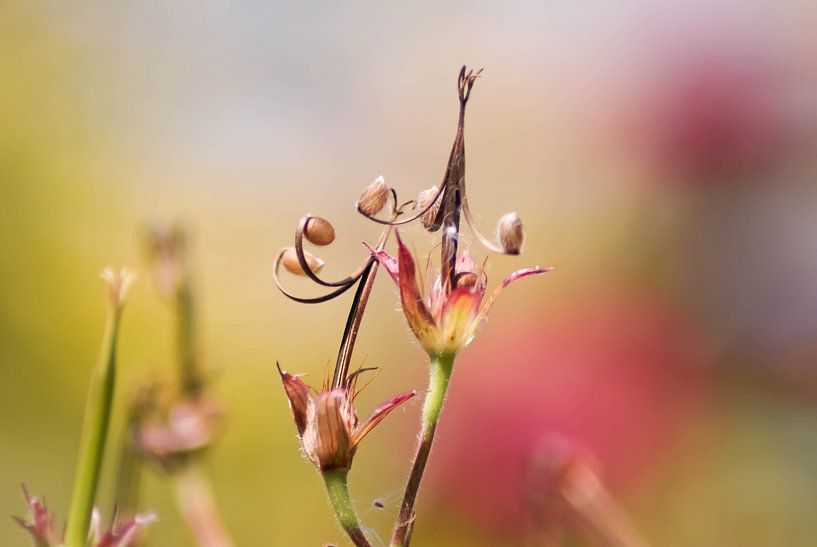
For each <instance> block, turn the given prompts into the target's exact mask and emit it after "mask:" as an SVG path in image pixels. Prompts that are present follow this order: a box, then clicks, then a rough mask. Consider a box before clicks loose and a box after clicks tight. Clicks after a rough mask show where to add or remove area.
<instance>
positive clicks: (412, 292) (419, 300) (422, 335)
mask: <svg viewBox="0 0 817 547" xmlns="http://www.w3.org/2000/svg"><path fill="white" fill-rule="evenodd" d="M397 245H398V254H397V258H395V257H393V256H391V255H390V254H388V253H386V252H385V251H378V250H375V249H373V248H371V247H369V250H370V251H371V253H372V255H373V256H374V257H375V258H377V260H378V261H379V262H380V264H382V265H383V267H384V268H386V270H387V271H388V272H389V275H391V277H392V279H393V280H394V282H395V283H396V284H397V287H398V289H399V290H400V301H401V302H402V305H403V313H405V315H406V319H407V320H408V324H409V327H410V328H411V331H412V332H413V333H414V336H416V337H417V340H419V342H420V345H421V346H423V349H425V350H426V351H427V352H428V353H429V354H431V355H443V354H452V355H453V354H456V353H457V352H459V351H460V350H461V349H462V348H464V347H465V346H467V345H468V344H469V343H470V342H471V340H472V339H473V337H474V333H475V332H476V330H477V327H479V325H480V323H481V322H482V320H483V319H484V318H485V316H486V315H487V314H488V312H489V311H490V309H491V306H492V305H493V303H494V301H495V300H496V298H497V297H498V296H499V294H500V293H501V292H502V290H503V289H504V288H505V287H507V286H508V285H510V284H511V283H512V282H513V281H516V280H517V279H521V278H523V277H527V276H529V275H536V274H542V273H546V272H548V271H550V270H551V269H552V268H539V267H534V268H526V269H523V270H519V271H516V272H514V273H512V274H511V275H509V276H508V277H506V278H505V279H504V280H503V281H502V283H501V284H500V285H499V286H498V287H497V288H496V289H495V290H494V292H493V293H492V294H491V296H490V297H489V298H488V301H487V302H486V303H485V305H482V300H483V297H484V296H485V289H486V285H487V277H486V275H485V272H484V271H477V269H476V266H475V264H474V260H473V259H472V258H471V256H470V255H469V254H468V253H467V252H466V253H462V254H461V255H460V256H459V257H457V264H456V274H455V277H454V278H455V281H456V282H455V284H454V286H449V284H447V283H445V282H444V280H443V278H442V276H439V275H438V276H436V277H435V279H434V281H433V282H432V283H431V286H430V287H429V291H428V295H427V296H426V297H425V298H424V297H423V295H422V294H421V293H420V289H419V287H418V285H417V273H416V267H415V265H414V258H413V257H412V256H411V252H409V250H408V249H407V248H406V246H405V245H403V242H402V240H401V239H400V236H399V234H398V236H397Z"/></svg>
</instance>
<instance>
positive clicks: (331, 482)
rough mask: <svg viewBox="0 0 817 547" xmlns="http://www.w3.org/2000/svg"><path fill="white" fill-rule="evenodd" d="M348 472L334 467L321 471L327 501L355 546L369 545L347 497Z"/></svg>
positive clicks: (364, 546)
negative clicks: (327, 496) (327, 495)
mask: <svg viewBox="0 0 817 547" xmlns="http://www.w3.org/2000/svg"><path fill="white" fill-rule="evenodd" d="M348 473H349V471H348V470H347V469H334V470H332V471H324V472H323V473H322V475H323V480H324V482H325V483H326V491H327V493H328V494H329V501H330V503H331V504H332V509H334V510H335V516H336V517H337V518H338V522H340V525H341V526H343V529H344V530H346V533H347V534H349V537H350V538H351V539H352V542H353V543H354V544H355V545H356V546H357V547H371V544H370V543H369V540H368V539H366V535H365V534H364V533H363V530H361V528H360V523H359V522H358V520H357V515H356V514H355V509H354V507H353V506H352V500H351V499H350V498H349V487H348V485H347V480H346V476H347V475H348Z"/></svg>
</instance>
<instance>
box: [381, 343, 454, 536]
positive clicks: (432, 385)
mask: <svg viewBox="0 0 817 547" xmlns="http://www.w3.org/2000/svg"><path fill="white" fill-rule="evenodd" d="M453 366H454V355H452V354H442V355H437V356H432V358H431V364H430V367H429V368H430V372H429V380H428V393H427V394H426V399H425V402H424V403H423V419H422V430H421V432H420V442H419V443H418V445H417V452H416V454H415V456H414V464H413V465H412V468H411V474H410V475H409V479H408V484H406V492H405V494H404V495H403V504H402V505H401V506H400V514H399V515H398V517H397V523H396V524H395V526H394V533H393V535H392V540H391V545H392V547H405V546H406V545H408V544H409V542H410V541H411V532H412V529H413V528H414V504H415V502H416V501H417V493H418V491H419V490H420V483H421V482H422V480H423V474H424V473H425V469H426V464H427V463H428V457H429V455H430V454H431V445H432V444H433V443H434V434H435V432H436V431H437V423H438V422H439V421H440V412H441V411H442V408H443V402H444V401H445V393H446V391H447V389H448V382H449V380H450V379H451V370H452V368H453Z"/></svg>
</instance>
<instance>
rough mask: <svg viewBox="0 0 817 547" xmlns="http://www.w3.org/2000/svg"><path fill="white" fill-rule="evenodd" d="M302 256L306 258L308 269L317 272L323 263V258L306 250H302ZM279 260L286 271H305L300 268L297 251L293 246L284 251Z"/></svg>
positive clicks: (301, 272) (302, 273)
mask: <svg viewBox="0 0 817 547" xmlns="http://www.w3.org/2000/svg"><path fill="white" fill-rule="evenodd" d="M304 258H306V264H307V266H309V269H310V270H312V271H313V272H319V271H320V270H321V268H323V265H324V264H325V263H324V261H323V260H321V259H320V258H318V257H317V256H315V255H313V254H312V253H310V252H308V251H304ZM281 262H282V263H283V264H284V268H286V269H287V271H288V272H290V273H294V274H295V275H306V272H304V270H303V268H301V263H300V262H299V261H298V252H297V251H296V250H295V247H290V248H289V249H287V250H286V251H285V252H284V256H283V258H281Z"/></svg>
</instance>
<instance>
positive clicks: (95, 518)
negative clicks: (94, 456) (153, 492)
mask: <svg viewBox="0 0 817 547" xmlns="http://www.w3.org/2000/svg"><path fill="white" fill-rule="evenodd" d="M23 496H24V497H25V500H26V503H27V504H28V508H29V512H30V513H31V521H30V522H29V521H26V520H25V519H22V518H20V517H12V518H13V519H14V520H15V521H17V523H18V524H19V525H20V526H22V527H23V528H25V529H26V530H28V532H29V533H30V534H31V537H32V538H33V540H34V545H36V547H61V546H62V538H61V537H59V536H58V535H57V533H56V531H55V530H54V517H53V515H52V514H51V513H50V512H49V510H48V508H47V507H46V505H45V502H44V501H42V500H40V499H39V498H37V497H36V496H32V495H31V494H29V493H28V490H27V489H26V487H25V486H23ZM154 520H156V516H155V515H153V514H146V515H136V516H135V517H133V518H132V519H128V520H126V521H124V522H116V519H114V523H113V525H112V526H111V528H110V530H103V529H102V525H101V522H102V519H101V517H100V515H99V510H98V509H96V508H95V509H94V510H93V512H92V514H91V528H90V537H89V538H88V544H89V545H93V546H94V547H127V546H128V545H130V544H131V542H132V541H133V540H134V539H135V538H136V535H137V534H138V533H139V531H140V530H141V529H142V528H144V527H145V526H147V525H148V524H150V523H151V522H153V521H154Z"/></svg>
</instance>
